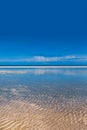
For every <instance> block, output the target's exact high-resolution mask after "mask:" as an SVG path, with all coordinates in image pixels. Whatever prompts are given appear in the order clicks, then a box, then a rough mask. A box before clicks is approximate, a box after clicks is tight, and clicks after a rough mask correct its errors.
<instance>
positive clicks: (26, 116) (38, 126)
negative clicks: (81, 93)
mask: <svg viewBox="0 0 87 130" xmlns="http://www.w3.org/2000/svg"><path fill="white" fill-rule="evenodd" d="M86 129H87V108H85V107H82V108H79V109H77V108H66V109H65V108H62V109H61V110H60V111H58V110H56V111H55V110H54V109H51V108H49V107H47V108H44V107H39V106H38V105H36V104H35V103H28V102H27V101H21V100H18V101H17V100H12V101H10V102H9V103H7V104H2V105H0V130H86Z"/></svg>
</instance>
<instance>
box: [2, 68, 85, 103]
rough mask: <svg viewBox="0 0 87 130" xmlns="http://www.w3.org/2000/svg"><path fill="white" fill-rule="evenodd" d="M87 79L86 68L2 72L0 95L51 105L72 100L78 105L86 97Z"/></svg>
mask: <svg viewBox="0 0 87 130" xmlns="http://www.w3.org/2000/svg"><path fill="white" fill-rule="evenodd" d="M86 77H87V69H1V70H0V95H1V97H3V99H4V98H6V99H13V98H15V99H18V98H21V99H26V100H31V99H32V100H33V101H39V102H42V103H46V102H47V103H48V102H49V103H48V104H52V105H53V104H55V102H56V104H57V103H58V102H60V101H62V102H65V101H66V102H67V103H68V100H69V101H70V100H72V101H74V100H75V99H76V100H78V101H79V102H81V101H82V100H83V99H84V100H85V99H86V96H87V95H86V93H87V81H86ZM1 99H2V98H1ZM50 100H52V101H50ZM70 102H71V101H70ZM47 103H46V104H47Z"/></svg>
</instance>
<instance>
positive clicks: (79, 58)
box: [0, 55, 87, 62]
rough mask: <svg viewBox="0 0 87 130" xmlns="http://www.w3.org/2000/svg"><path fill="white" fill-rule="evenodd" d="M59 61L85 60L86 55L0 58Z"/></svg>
mask: <svg viewBox="0 0 87 130" xmlns="http://www.w3.org/2000/svg"><path fill="white" fill-rule="evenodd" d="M59 61H75V62H80V61H87V56H75V55H68V56H55V57H45V56H32V57H27V58H15V59H10V58H8V59H0V62H59Z"/></svg>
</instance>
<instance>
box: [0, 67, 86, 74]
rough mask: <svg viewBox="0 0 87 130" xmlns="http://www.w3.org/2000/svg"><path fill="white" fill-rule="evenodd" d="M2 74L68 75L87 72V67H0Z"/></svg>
mask: <svg viewBox="0 0 87 130" xmlns="http://www.w3.org/2000/svg"><path fill="white" fill-rule="evenodd" d="M0 74H35V75H43V74H66V75H76V74H87V69H84V68H83V69H79V68H78V69H74V68H73V69H67V68H66V69H61V68H60V69H0Z"/></svg>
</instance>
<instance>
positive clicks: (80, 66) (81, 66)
mask: <svg viewBox="0 0 87 130" xmlns="http://www.w3.org/2000/svg"><path fill="white" fill-rule="evenodd" d="M0 68H1V69H4V68H6V69H8V68H9V69H10V68H14V69H15V68H19V69H22V68H23V69H24V68H25V69H26V68H32V69H33V68H36V69H39V68H40V69H45V68H87V65H0Z"/></svg>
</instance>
